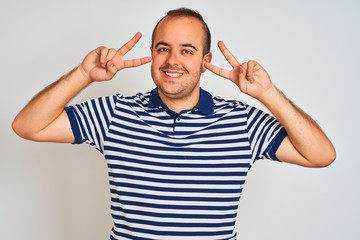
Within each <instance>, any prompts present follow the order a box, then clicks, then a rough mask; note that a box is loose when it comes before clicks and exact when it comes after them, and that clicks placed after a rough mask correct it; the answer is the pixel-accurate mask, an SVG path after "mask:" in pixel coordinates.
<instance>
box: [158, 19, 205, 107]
mask: <svg viewBox="0 0 360 240" xmlns="http://www.w3.org/2000/svg"><path fill="white" fill-rule="evenodd" d="M201 27H202V25H201V22H200V21H199V20H198V19H196V18H193V17H176V18H165V19H164V20H163V21H161V23H160V24H159V26H158V28H157V31H156V34H155V38H154V46H153V47H151V56H152V59H153V61H152V65H151V75H152V78H153V80H154V82H155V84H156V86H157V87H158V89H159V95H160V98H161V99H162V101H163V102H164V103H165V104H166V105H167V106H168V107H169V108H170V109H172V110H173V111H175V112H178V113H179V112H180V111H182V110H185V109H191V108H193V107H194V106H195V105H196V104H197V102H198V100H199V89H200V76H201V74H202V73H203V72H204V71H205V70H206V68H205V67H204V64H205V61H208V62H210V61H211V56H212V55H211V53H208V54H206V55H205V56H203V47H204V43H205V34H204V33H203V31H201V33H202V36H201V37H199V29H201Z"/></svg>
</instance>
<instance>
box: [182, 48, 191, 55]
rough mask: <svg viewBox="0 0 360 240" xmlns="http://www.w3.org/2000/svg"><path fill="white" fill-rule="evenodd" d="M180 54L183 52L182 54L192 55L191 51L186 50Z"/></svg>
mask: <svg viewBox="0 0 360 240" xmlns="http://www.w3.org/2000/svg"><path fill="white" fill-rule="evenodd" d="M182 52H183V53H184V54H193V52H192V51H190V50H187V49H184V50H182Z"/></svg>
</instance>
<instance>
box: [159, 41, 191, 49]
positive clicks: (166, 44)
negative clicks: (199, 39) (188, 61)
mask: <svg viewBox="0 0 360 240" xmlns="http://www.w3.org/2000/svg"><path fill="white" fill-rule="evenodd" d="M159 45H164V46H167V47H169V46H170V44H168V43H166V42H158V43H157V44H156V45H155V48H157V47H158V46H159ZM181 46H182V47H190V48H192V49H194V50H195V51H197V49H196V47H195V46H194V45H192V44H190V43H185V44H181Z"/></svg>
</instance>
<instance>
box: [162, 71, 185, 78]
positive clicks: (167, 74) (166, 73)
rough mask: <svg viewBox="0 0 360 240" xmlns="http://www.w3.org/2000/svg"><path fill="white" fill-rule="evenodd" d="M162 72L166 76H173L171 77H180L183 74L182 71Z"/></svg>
mask: <svg viewBox="0 0 360 240" xmlns="http://www.w3.org/2000/svg"><path fill="white" fill-rule="evenodd" d="M164 73H165V75H166V76H169V77H173V78H176V77H181V76H182V75H183V73H169V72H164Z"/></svg>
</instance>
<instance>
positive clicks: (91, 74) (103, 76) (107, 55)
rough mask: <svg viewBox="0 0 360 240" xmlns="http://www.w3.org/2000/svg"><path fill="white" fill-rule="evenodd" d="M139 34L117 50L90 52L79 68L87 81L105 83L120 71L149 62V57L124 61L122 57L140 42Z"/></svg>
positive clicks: (104, 48) (102, 49)
mask: <svg viewBox="0 0 360 240" xmlns="http://www.w3.org/2000/svg"><path fill="white" fill-rule="evenodd" d="M140 38H141V33H139V32H138V33H136V35H135V36H134V37H133V38H132V39H131V40H130V41H128V42H127V43H126V44H125V45H123V46H122V47H121V48H120V49H119V50H115V49H113V48H111V49H109V48H106V47H98V48H97V49H95V50H93V51H92V52H90V53H89V54H88V55H87V56H86V57H85V58H84V61H83V62H82V63H81V64H80V66H79V68H80V70H81V71H82V73H83V74H84V75H85V77H87V78H88V80H89V81H107V80H110V79H112V78H113V77H114V75H115V74H116V73H117V72H118V71H119V70H121V69H124V68H130V67H137V66H140V65H143V64H146V63H149V62H150V61H151V58H150V57H143V58H139V59H131V60H124V58H123V57H124V55H125V54H126V53H127V52H129V51H130V50H131V49H132V48H133V47H134V46H135V44H136V43H137V42H138V41H139V40H140Z"/></svg>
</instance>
